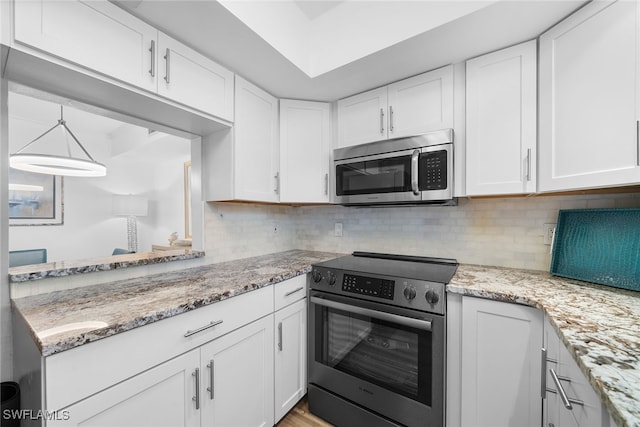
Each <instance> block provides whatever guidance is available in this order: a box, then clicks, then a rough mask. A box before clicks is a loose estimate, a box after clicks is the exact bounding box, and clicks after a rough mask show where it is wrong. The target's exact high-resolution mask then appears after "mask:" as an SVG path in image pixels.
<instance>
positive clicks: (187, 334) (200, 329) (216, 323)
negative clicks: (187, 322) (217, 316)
mask: <svg viewBox="0 0 640 427" xmlns="http://www.w3.org/2000/svg"><path fill="white" fill-rule="evenodd" d="M222 322H224V320H216V321H215V322H210V323H208V324H206V325H204V326H202V327H200V328H198V329H194V330H192V331H187V332H185V333H184V337H185V338H187V337H190V336H191V335H194V334H197V333H198V332H202V331H206V330H207V329H209V328H213V327H214V326H218V325H219V324H221V323H222Z"/></svg>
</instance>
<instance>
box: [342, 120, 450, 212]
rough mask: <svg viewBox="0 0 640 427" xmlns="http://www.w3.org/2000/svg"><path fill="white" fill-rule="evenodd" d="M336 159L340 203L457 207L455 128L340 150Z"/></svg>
mask: <svg viewBox="0 0 640 427" xmlns="http://www.w3.org/2000/svg"><path fill="white" fill-rule="evenodd" d="M333 159H334V160H333V161H334V169H335V181H334V182H335V200H336V202H337V203H339V204H342V205H376V204H416V203H432V204H445V205H455V204H456V201H455V199H454V198H453V129H444V130H440V131H436V132H431V133H427V134H423V135H417V136H413V137H409V138H398V139H391V140H386V141H378V142H371V143H368V144H362V145H356V146H353V147H345V148H339V149H336V150H334V151H333Z"/></svg>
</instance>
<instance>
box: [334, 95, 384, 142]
mask: <svg viewBox="0 0 640 427" xmlns="http://www.w3.org/2000/svg"><path fill="white" fill-rule="evenodd" d="M381 139H387V88H386V86H385V87H381V88H378V89H374V90H370V91H368V92H364V93H361V94H358V95H354V96H351V97H349V98H345V99H341V100H339V101H338V141H337V145H336V148H342V147H349V146H351V145H358V144H363V143H365V142H373V141H379V140H381Z"/></svg>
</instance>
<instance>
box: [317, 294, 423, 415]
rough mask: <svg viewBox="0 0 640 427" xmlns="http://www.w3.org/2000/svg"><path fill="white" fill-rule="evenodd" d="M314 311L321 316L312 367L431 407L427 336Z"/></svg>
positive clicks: (328, 311)
mask: <svg viewBox="0 0 640 427" xmlns="http://www.w3.org/2000/svg"><path fill="white" fill-rule="evenodd" d="M317 310H318V311H320V312H321V315H322V321H321V322H319V324H318V325H317V326H319V327H318V329H320V330H319V331H318V332H320V334H318V335H316V339H317V341H316V357H315V358H316V361H317V362H319V363H322V364H324V365H326V366H329V367H331V368H333V369H337V370H339V371H341V372H343V373H345V374H348V375H351V376H354V377H357V378H360V379H362V380H364V381H367V382H370V383H373V384H376V385H378V386H381V387H383V388H385V389H387V390H390V391H393V392H396V393H399V394H401V395H403V396H406V397H408V398H410V399H413V400H416V401H418V402H421V403H424V404H426V405H429V406H430V405H431V371H432V361H431V354H432V352H431V332H428V331H423V330H419V329H414V328H411V327H408V326H402V325H397V324H394V323H390V322H387V321H383V320H378V319H373V318H371V317H367V316H362V315H359V314H355V313H349V312H346V311H342V310H337V309H333V308H327V307H322V308H321V307H318V308H317ZM318 314H320V313H318ZM318 344H319V345H318Z"/></svg>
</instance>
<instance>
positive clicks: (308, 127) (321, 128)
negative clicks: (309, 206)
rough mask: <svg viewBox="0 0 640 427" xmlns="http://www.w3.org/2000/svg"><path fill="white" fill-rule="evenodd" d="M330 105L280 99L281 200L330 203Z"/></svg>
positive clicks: (287, 201) (286, 201)
mask: <svg viewBox="0 0 640 427" xmlns="http://www.w3.org/2000/svg"><path fill="white" fill-rule="evenodd" d="M330 162H331V105H330V104H328V103H324V102H310V101H293V100H286V99H283V100H280V177H281V180H280V202H285V203H327V202H329V167H330Z"/></svg>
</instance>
